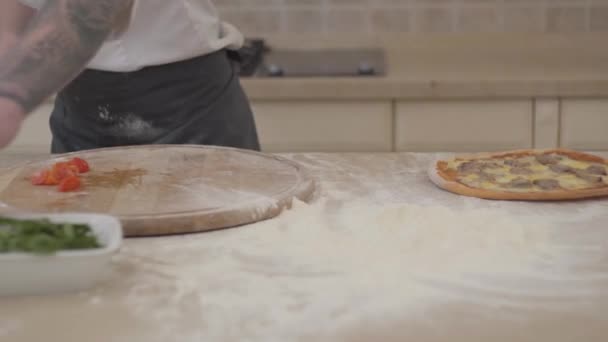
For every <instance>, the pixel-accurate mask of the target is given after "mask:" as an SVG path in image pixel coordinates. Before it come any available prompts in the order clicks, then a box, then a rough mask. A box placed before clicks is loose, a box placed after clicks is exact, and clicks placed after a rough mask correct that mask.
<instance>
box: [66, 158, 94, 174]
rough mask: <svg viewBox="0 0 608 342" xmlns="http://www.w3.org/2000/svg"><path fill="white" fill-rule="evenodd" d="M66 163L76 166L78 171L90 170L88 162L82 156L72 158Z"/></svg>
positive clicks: (85, 171)
mask: <svg viewBox="0 0 608 342" xmlns="http://www.w3.org/2000/svg"><path fill="white" fill-rule="evenodd" d="M68 163H69V164H70V165H74V166H76V167H77V168H78V172H80V173H87V172H89V170H90V167H89V163H88V162H87V161H86V160H84V159H82V158H78V157H75V158H72V160H70V161H69V162H68Z"/></svg>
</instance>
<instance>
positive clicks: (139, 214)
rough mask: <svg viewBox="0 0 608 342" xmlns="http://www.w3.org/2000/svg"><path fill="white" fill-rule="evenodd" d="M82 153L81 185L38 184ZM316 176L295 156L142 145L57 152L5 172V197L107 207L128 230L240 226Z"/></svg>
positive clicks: (266, 214) (307, 188)
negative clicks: (36, 178) (43, 173)
mask: <svg viewBox="0 0 608 342" xmlns="http://www.w3.org/2000/svg"><path fill="white" fill-rule="evenodd" d="M74 156H78V157H81V158H84V159H86V160H87V161H88V162H89V164H90V166H91V171H90V172H89V173H87V174H84V175H83V176H82V177H83V178H82V180H83V188H82V189H81V190H80V191H78V192H71V193H60V192H59V191H57V188H56V187H46V186H33V185H31V184H30V181H29V178H30V176H31V174H32V173H34V172H36V171H38V170H40V169H41V168H44V167H47V166H49V165H52V164H53V163H55V162H57V161H60V160H65V159H68V158H72V157H74ZM314 188H315V182H314V181H313V180H312V178H311V177H310V176H309V175H308V174H307V172H305V170H303V168H302V167H301V166H300V165H298V164H297V163H294V162H292V161H289V160H286V159H283V158H280V157H277V156H271V155H266V154H263V153H258V152H253V151H246V150H240V149H233V148H225V147H213V146H200V145H196V146H191V145H145V146H132V147H115V148H105V149H97V150H89V151H82V152H76V153H69V154H64V155H59V156H58V157H56V158H53V159H50V160H46V161H43V162H34V163H29V164H26V165H24V166H20V167H15V168H13V169H9V170H3V171H2V172H0V204H2V205H4V206H8V207H11V208H13V209H16V210H20V211H33V212H42V213H53V212H89V213H102V214H110V215H113V216H116V217H117V218H119V219H120V220H121V221H122V223H123V228H124V231H125V235H126V236H153V235H164V234H175V233H189V232H200V231H207V230H214V229H221V228H229V227H235V226H239V225H244V224H249V223H254V222H257V221H260V220H265V219H269V218H272V217H275V216H277V215H278V214H279V213H280V212H281V211H282V210H283V209H284V208H285V207H289V206H290V205H291V202H292V200H293V199H294V198H298V199H300V200H302V201H307V200H309V199H310V197H311V195H312V193H313V191H314Z"/></svg>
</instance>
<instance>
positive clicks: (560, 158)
mask: <svg viewBox="0 0 608 342" xmlns="http://www.w3.org/2000/svg"><path fill="white" fill-rule="evenodd" d="M607 170H608V161H607V160H605V159H603V158H601V157H599V156H595V155H592V154H587V153H582V152H578V151H573V150H567V149H553V150H517V151H509V152H500V153H485V154H474V155H469V156H457V157H455V158H452V159H449V160H439V161H437V162H435V163H433V165H432V166H431V168H430V169H429V177H430V179H431V180H432V181H433V183H435V184H436V185H437V186H439V187H440V188H442V189H445V190H448V191H451V192H453V193H456V194H460V195H465V196H472V197H479V198H485V199H497V200H536V201H544V200H568V199H583V198H592V197H600V196H607V195H608V174H607Z"/></svg>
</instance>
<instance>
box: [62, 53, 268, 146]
mask: <svg viewBox="0 0 608 342" xmlns="http://www.w3.org/2000/svg"><path fill="white" fill-rule="evenodd" d="M50 128H51V132H52V135H53V140H52V146H51V152H52V153H65V152H73V151H80V150H87V149H94V148H101V147H113V146H126V145H141V144H197V145H216V146H228V147H236V148H242V149H250V150H259V149H260V145H259V142H258V136H257V131H256V125H255V122H254V118H253V114H252V111H251V108H250V106H249V101H248V99H247V97H246V95H245V93H244V91H243V89H242V88H241V85H240V82H239V70H238V63H237V61H236V58H233V56H232V55H230V53H228V52H226V51H220V52H216V53H212V54H209V55H205V56H202V57H198V58H194V59H190V60H186V61H182V62H177V63H172V64H166V65H161V66H153V67H148V68H144V69H142V70H139V71H134V72H125V73H121V72H107V71H98V70H85V71H84V72H82V73H81V74H80V75H79V76H78V77H77V78H76V79H74V80H73V81H72V82H71V83H70V84H69V85H68V86H66V87H65V88H64V89H63V90H62V91H61V92H59V94H58V95H57V97H56V100H55V108H54V110H53V112H52V114H51V119H50Z"/></svg>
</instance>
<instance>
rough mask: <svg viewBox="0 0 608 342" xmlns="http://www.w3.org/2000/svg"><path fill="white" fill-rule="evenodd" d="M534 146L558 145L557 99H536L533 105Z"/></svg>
mask: <svg viewBox="0 0 608 342" xmlns="http://www.w3.org/2000/svg"><path fill="white" fill-rule="evenodd" d="M534 147H535V148H541V149H549V148H556V147H559V100H555V99H541V100H536V101H535V105H534Z"/></svg>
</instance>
